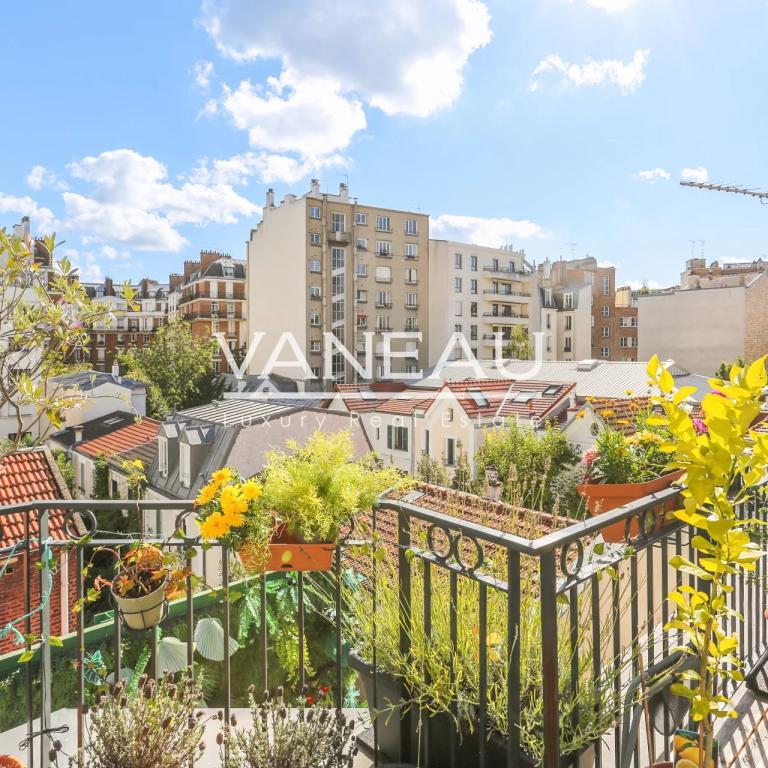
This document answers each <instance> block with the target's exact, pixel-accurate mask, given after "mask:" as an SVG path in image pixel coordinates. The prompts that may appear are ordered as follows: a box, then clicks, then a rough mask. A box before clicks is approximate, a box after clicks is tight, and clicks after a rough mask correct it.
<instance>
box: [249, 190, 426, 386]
mask: <svg viewBox="0 0 768 768" xmlns="http://www.w3.org/2000/svg"><path fill="white" fill-rule="evenodd" d="M428 257H429V217H428V215H427V214H424V213H416V212H409V211H401V210H392V209H388V208H381V207H376V206H371V205H363V204H361V203H360V202H358V200H357V199H355V198H352V197H350V195H349V189H348V186H347V185H346V184H340V185H339V191H338V194H329V193H323V192H321V191H320V183H319V182H318V181H317V180H316V179H313V180H312V183H311V188H310V191H309V192H308V193H306V194H305V195H303V196H302V197H296V196H295V195H291V194H288V195H286V196H285V198H284V199H283V200H282V202H281V203H279V204H278V205H275V202H274V192H273V191H272V190H269V191H268V192H267V200H266V206H265V208H264V213H263V218H262V221H261V222H260V223H259V225H258V227H257V228H256V229H253V230H251V236H250V240H249V241H248V291H247V299H248V307H249V311H248V327H249V334H248V335H249V338H250V337H252V336H253V334H254V333H255V332H264V334H265V336H264V338H263V340H262V341H261V343H260V344H259V346H258V347H257V349H256V351H255V354H254V357H253V359H252V362H251V365H250V367H249V372H250V373H254V374H255V373H259V372H261V371H263V370H264V366H265V364H266V363H267V361H268V360H269V358H270V355H271V353H272V351H273V349H274V348H275V346H276V344H277V343H278V341H279V340H280V338H281V335H282V334H284V333H286V332H290V333H292V334H293V337H294V338H295V340H296V342H297V343H298V346H299V349H300V351H301V353H302V355H303V356H304V358H305V359H306V361H307V364H308V369H309V370H308V371H307V370H305V369H304V367H303V366H302V365H300V364H299V363H295V364H293V365H289V366H281V367H278V368H276V369H275V372H276V373H280V374H282V375H285V376H289V377H292V378H296V379H303V380H307V379H310V378H311V376H314V377H317V379H318V380H321V379H323V378H326V375H325V374H326V371H325V361H326V360H327V361H328V369H329V370H328V371H327V373H330V378H331V379H333V380H335V381H339V382H342V381H354V380H356V378H357V373H356V371H355V369H354V367H353V365H352V362H351V360H350V359H349V358H347V357H345V356H344V355H343V354H342V353H341V352H339V351H338V348H337V347H335V346H334V347H333V348H331V344H330V343H329V344H328V345H327V346H326V343H325V338H324V335H323V334H324V332H326V333H332V334H333V335H334V337H335V338H336V339H338V341H339V342H340V343H341V344H343V345H344V347H346V349H347V350H348V351H349V355H350V357H351V358H352V359H353V360H356V361H357V362H358V363H359V364H360V365H361V366H362V367H365V365H366V361H367V360H368V357H367V356H368V355H369V354H370V362H371V364H372V368H373V371H372V373H373V374H374V378H381V377H383V376H385V375H386V371H385V367H384V357H383V353H384V341H383V337H382V335H381V334H382V332H384V331H391V332H397V333H401V334H402V333H411V334H420V338H415V337H414V338H407V339H406V338H399V339H393V340H392V341H391V349H392V350H393V351H394V352H395V353H399V354H400V355H409V357H400V358H397V359H394V360H393V361H392V367H391V370H392V372H393V373H394V374H397V373H416V372H418V371H419V370H420V369H423V368H425V367H426V366H427V363H428V349H429V331H430V327H429V301H428V297H429V268H428ZM295 358H296V355H295V354H294V353H293V352H292V351H291V350H290V349H288V348H287V347H286V348H285V349H284V354H283V355H282V356H281V357H280V359H281V360H282V361H286V360H294V359H295ZM312 381H313V382H314V383H315V384H318V381H315V380H314V379H313V380H312Z"/></svg>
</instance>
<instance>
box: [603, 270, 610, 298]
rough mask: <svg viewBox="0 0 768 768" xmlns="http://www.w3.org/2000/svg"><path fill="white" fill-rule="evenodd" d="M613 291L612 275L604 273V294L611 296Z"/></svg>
mask: <svg viewBox="0 0 768 768" xmlns="http://www.w3.org/2000/svg"><path fill="white" fill-rule="evenodd" d="M610 293H611V277H610V275H603V296H609V295H610Z"/></svg>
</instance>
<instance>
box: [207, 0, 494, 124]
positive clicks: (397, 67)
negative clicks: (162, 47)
mask: <svg viewBox="0 0 768 768" xmlns="http://www.w3.org/2000/svg"><path fill="white" fill-rule="evenodd" d="M200 23H201V24H202V25H203V27H204V28H205V29H206V30H207V31H208V33H209V34H210V36H211V37H212V39H213V40H214V42H215V43H216V45H217V47H218V48H219V50H220V51H221V52H222V53H223V54H224V55H226V56H229V57H231V58H233V59H235V60H237V61H240V62H244V61H255V60H257V59H277V60H280V61H281V63H282V67H283V70H286V71H291V72H293V73H294V77H295V82H296V83H301V82H303V81H305V80H307V79H314V78H316V79H318V80H327V81H330V82H332V83H335V84H336V85H337V87H338V89H339V91H341V92H345V93H355V94H357V95H358V96H359V97H360V98H361V99H362V100H364V101H365V102H367V103H368V104H370V105H371V106H372V107H377V108H379V109H381V110H382V111H384V112H385V113H386V114H388V115H394V114H408V115H416V116H418V117H425V116H427V115H430V114H432V113H433V112H435V111H436V110H439V109H442V108H444V107H448V106H450V105H451V104H453V103H454V102H455V100H456V99H457V98H458V96H459V94H460V93H461V88H462V85H463V70H464V67H465V66H466V64H467V61H468V59H469V57H470V56H471V55H472V53H473V52H474V51H476V50H477V49H478V48H481V47H483V46H485V45H487V44H488V42H489V41H490V39H491V29H490V13H489V11H488V8H487V6H486V5H485V3H484V2H481V0H420V2H418V3H414V2H412V1H411V0H378V2H363V3H361V2H359V1H358V0H312V2H309V0H304V2H298V3H297V2H294V3H272V4H271V5H269V6H268V7H267V6H264V4H255V3H253V2H250V0H204V2H203V5H202V12H201V17H200Z"/></svg>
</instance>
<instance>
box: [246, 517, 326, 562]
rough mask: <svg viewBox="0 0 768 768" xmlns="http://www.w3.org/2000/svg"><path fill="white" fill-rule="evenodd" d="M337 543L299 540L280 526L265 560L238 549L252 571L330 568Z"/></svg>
mask: <svg viewBox="0 0 768 768" xmlns="http://www.w3.org/2000/svg"><path fill="white" fill-rule="evenodd" d="M336 547H337V544H336V543H335V542H323V543H319V544H309V543H307V542H304V541H299V539H298V538H297V537H296V536H291V535H290V534H288V533H286V531H285V529H284V528H281V529H278V530H277V531H276V532H275V533H274V535H273V536H272V541H271V542H270V543H269V556H268V558H267V561H266V562H259V558H257V557H255V556H254V555H253V554H252V553H251V552H249V550H248V548H247V547H245V548H240V549H238V552H237V553H238V555H239V556H240V561H241V562H242V564H243V567H244V568H245V570H246V571H248V572H250V573H264V572H270V571H278V572H279V571H330V570H331V567H332V566H333V554H334V552H335V551H336Z"/></svg>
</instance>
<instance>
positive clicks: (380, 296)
mask: <svg viewBox="0 0 768 768" xmlns="http://www.w3.org/2000/svg"><path fill="white" fill-rule="evenodd" d="M376 306H377V307H391V306H392V294H391V293H390V292H389V291H379V292H378V293H377V294H376Z"/></svg>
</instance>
